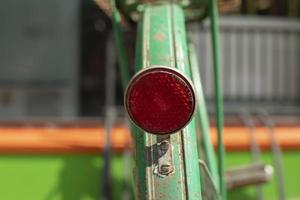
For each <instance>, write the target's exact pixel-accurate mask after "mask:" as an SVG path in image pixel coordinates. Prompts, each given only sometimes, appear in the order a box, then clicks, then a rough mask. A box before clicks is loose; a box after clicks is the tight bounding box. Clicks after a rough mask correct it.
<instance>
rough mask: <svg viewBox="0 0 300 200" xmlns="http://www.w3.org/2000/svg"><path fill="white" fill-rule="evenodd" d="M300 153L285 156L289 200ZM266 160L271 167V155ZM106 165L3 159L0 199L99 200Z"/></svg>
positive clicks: (294, 194)
mask: <svg viewBox="0 0 300 200" xmlns="http://www.w3.org/2000/svg"><path fill="white" fill-rule="evenodd" d="M299 155H300V154H299V152H285V153H284V156H283V160H284V168H285V176H286V186H287V194H288V197H289V198H288V199H291V200H296V199H299V200H300V189H299V184H297V181H298V175H299V174H300V173H299V170H298V168H300V156H299ZM263 159H264V161H265V162H266V163H271V162H272V159H271V157H270V155H269V154H268V153H264V155H263ZM226 160H227V162H226V163H227V166H236V165H241V164H247V163H250V162H251V161H250V160H251V159H250V156H249V155H248V153H228V154H227V159H226ZM123 164H124V163H123V158H122V157H121V156H115V157H114V159H113V161H112V166H113V170H112V173H113V180H112V181H113V197H114V199H121V197H120V195H121V191H123V188H124V182H123V172H124V170H123V169H124V167H123ZM102 168H103V161H102V159H101V158H100V157H97V156H95V155H72V156H71V155H65V156H55V155H52V156H51V155H49V156H45V155H39V156H32V155H31V156H29V155H28V156H19V155H1V156H0V199H5V200H61V199H63V200H96V199H97V200H98V199H100V198H99V197H100V191H101V188H102V187H101V184H100V180H101V176H102V173H101V172H102ZM254 192H255V191H254V188H246V189H244V190H239V191H235V192H231V193H230V194H229V199H236V200H241V199H243V200H247V199H254V198H253V197H254ZM264 192H265V197H266V199H267V200H272V199H278V198H276V195H277V193H276V184H275V181H274V180H273V181H272V183H271V184H269V185H266V186H265V187H264Z"/></svg>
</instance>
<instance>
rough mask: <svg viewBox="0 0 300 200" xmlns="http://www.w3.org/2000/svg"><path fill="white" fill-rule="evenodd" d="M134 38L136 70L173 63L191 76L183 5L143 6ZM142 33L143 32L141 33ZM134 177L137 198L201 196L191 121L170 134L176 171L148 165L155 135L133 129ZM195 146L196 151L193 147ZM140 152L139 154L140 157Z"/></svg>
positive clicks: (171, 65) (194, 135) (197, 197)
mask: <svg viewBox="0 0 300 200" xmlns="http://www.w3.org/2000/svg"><path fill="white" fill-rule="evenodd" d="M138 29H139V30H138V39H137V47H136V49H137V52H136V56H137V57H136V70H137V71H138V70H140V69H142V68H145V67H149V66H153V65H163V66H168V67H176V68H178V69H179V70H181V71H182V72H184V73H185V74H186V75H188V76H190V71H189V60H188V51H187V41H186V34H185V23H184V15H183V11H182V9H181V8H180V7H179V6H177V5H175V4H155V5H153V4H152V5H147V6H145V7H144V13H143V15H142V18H141V21H140V24H139V28H138ZM141 35H142V36H141ZM134 135H136V136H138V137H135V144H136V156H137V157H136V161H137V162H136V163H137V165H136V173H135V174H136V177H135V180H136V181H137V183H136V186H137V188H138V189H137V193H138V194H137V196H138V198H139V199H197V200H198V199H201V187H200V174H199V165H198V153H197V150H196V149H197V144H196V134H195V124H194V121H192V122H191V124H190V125H189V126H188V127H187V128H186V129H185V130H184V131H183V133H175V134H173V135H171V143H172V145H173V153H174V158H173V164H174V168H175V173H174V174H172V175H169V176H167V177H164V178H162V177H159V176H158V175H156V174H155V173H153V171H154V170H155V165H154V164H153V163H152V165H149V164H148V166H147V162H145V161H143V160H142V159H145V156H146V154H147V153H146V152H145V149H151V148H150V147H151V146H152V145H154V144H156V136H154V135H151V134H147V133H144V135H143V134H142V133H141V132H136V133H135V134H134ZM195 150H196V151H195ZM139 156H141V157H139Z"/></svg>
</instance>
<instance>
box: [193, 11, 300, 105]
mask: <svg viewBox="0 0 300 200" xmlns="http://www.w3.org/2000/svg"><path fill="white" fill-rule="evenodd" d="M190 29H191V36H192V37H193V40H194V41H195V45H196V46H197V49H198V53H199V56H198V58H199V64H200V68H201V78H202V83H203V87H204V92H205V95H206V97H207V98H208V99H213V98H214V95H213V79H212V77H213V74H212V72H213V67H212V56H211V39H210V28H209V23H208V22H207V21H206V22H204V23H203V24H201V25H199V24H192V25H191V27H190ZM220 30H221V45H222V64H223V88H224V97H225V100H227V101H239V102H247V101H252V102H253V101H258V102H260V101H264V102H283V101H284V102H290V103H292V104H294V103H296V104H299V100H300V79H299V75H300V66H299V65H300V62H299V61H300V57H299V55H300V22H299V21H297V20H293V19H292V20H291V19H279V18H258V17H222V18H221V19H220Z"/></svg>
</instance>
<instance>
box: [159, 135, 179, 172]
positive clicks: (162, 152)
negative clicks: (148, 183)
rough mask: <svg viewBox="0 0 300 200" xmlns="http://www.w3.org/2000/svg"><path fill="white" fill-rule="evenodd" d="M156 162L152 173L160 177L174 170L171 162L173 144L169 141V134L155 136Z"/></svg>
mask: <svg viewBox="0 0 300 200" xmlns="http://www.w3.org/2000/svg"><path fill="white" fill-rule="evenodd" d="M156 147H157V154H158V163H157V166H156V167H155V168H154V173H155V174H157V175H158V176H160V177H162V178H163V177H165V176H170V175H171V174H173V173H174V172H175V167H174V164H173V146H172V144H171V142H170V135H164V136H157V146H156Z"/></svg>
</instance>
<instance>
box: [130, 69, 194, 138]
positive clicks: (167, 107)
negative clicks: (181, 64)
mask: <svg viewBox="0 0 300 200" xmlns="http://www.w3.org/2000/svg"><path fill="white" fill-rule="evenodd" d="M125 107H126V110H127V112H128V114H129V116H130V118H131V120H132V121H133V122H134V123H135V124H136V125H137V126H139V127H140V128H142V129H143V130H145V131H146V132H148V133H153V134H169V133H174V132H176V131H178V130H180V129H182V128H184V127H185V126H186V125H187V123H188V122H189V121H190V119H191V118H192V116H193V113H194V110H195V94H194V90H193V87H192V85H191V83H190V81H189V80H188V79H187V78H186V77H185V76H183V75H182V74H181V73H180V72H178V71H177V70H175V69H172V68H167V67H150V68H146V69H144V70H142V71H141V72H139V73H138V74H136V75H135V76H134V77H133V78H132V79H131V81H130V83H129V85H128V88H127V90H126V93H125Z"/></svg>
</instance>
